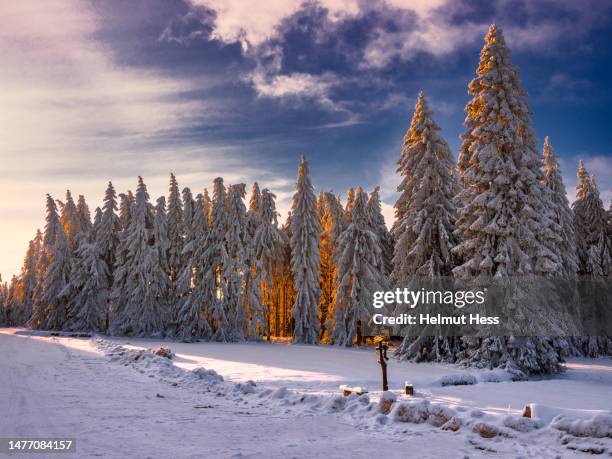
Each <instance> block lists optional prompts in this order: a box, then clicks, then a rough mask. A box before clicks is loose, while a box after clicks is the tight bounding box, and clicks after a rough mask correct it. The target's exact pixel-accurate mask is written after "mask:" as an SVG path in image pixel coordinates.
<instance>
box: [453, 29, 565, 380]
mask: <svg viewBox="0 0 612 459" xmlns="http://www.w3.org/2000/svg"><path fill="white" fill-rule="evenodd" d="M468 92H469V94H471V95H472V96H473V98H472V100H471V101H470V102H468V104H467V106H466V112H467V117H466V120H465V125H466V128H467V130H466V132H465V134H464V135H463V136H462V138H463V144H462V146H461V158H460V174H461V180H462V182H463V185H464V190H463V192H462V193H461V194H460V196H459V202H461V204H462V207H461V208H460V210H459V216H458V220H457V227H458V234H459V235H460V236H461V238H462V242H461V243H460V244H459V245H458V246H457V247H455V249H454V252H455V253H456V254H457V255H458V256H459V257H460V258H461V259H462V260H463V263H462V264H461V265H460V266H458V267H456V268H455V269H454V270H453V273H454V274H455V276H456V277H458V278H459V279H463V280H466V281H470V280H473V279H475V278H483V277H489V276H492V277H495V278H508V277H509V276H517V275H529V274H538V275H550V274H554V273H557V272H558V271H559V270H560V269H561V266H562V262H561V259H560V255H559V253H558V243H559V236H558V234H559V229H558V228H557V225H556V224H555V223H554V220H553V218H552V213H551V209H550V208H551V207H552V205H551V203H550V200H549V194H548V193H547V190H546V189H545V187H544V186H543V185H542V183H541V182H542V179H543V176H542V173H541V171H540V162H539V159H538V155H537V152H536V142H535V136H534V133H533V129H532V126H531V111H530V108H529V104H528V102H527V95H526V93H525V91H524V90H523V89H522V87H521V84H520V77H519V71H518V69H517V68H516V67H515V66H514V65H513V64H512V63H511V62H510V55H509V51H508V49H507V47H506V44H505V41H504V37H503V35H502V33H501V30H500V29H498V28H497V27H496V26H495V25H492V26H491V27H489V31H488V33H487V36H486V38H485V45H484V47H483V49H482V52H481V54H480V63H479V66H478V68H477V71H476V78H475V79H474V80H472V82H471V83H470V84H469V91H468ZM472 341H473V342H475V345H473V344H470V345H469V349H468V351H467V352H466V356H465V361H467V362H470V363H474V364H480V365H498V366H506V367H507V368H518V369H520V370H521V371H524V372H527V373H541V372H552V371H558V369H559V359H558V355H557V353H556V351H555V350H554V349H552V347H551V346H550V344H549V341H548V340H547V339H545V338H518V337H511V338H502V337H496V338H486V339H483V340H472V339H470V343H471V342H472ZM466 342H467V341H466Z"/></svg>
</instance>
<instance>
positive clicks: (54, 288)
mask: <svg viewBox="0 0 612 459" xmlns="http://www.w3.org/2000/svg"><path fill="white" fill-rule="evenodd" d="M68 196H69V194H68ZM68 196H67V197H68ZM70 201H71V199H70V200H69V199H67V200H66V205H64V209H66V207H68V206H69V205H70V204H69V203H70ZM73 204H74V203H73ZM71 212H72V211H71V210H69V211H68V212H66V211H65V213H64V215H65V216H66V218H65V223H63V224H62V222H61V221H60V218H59V216H58V214H57V206H56V204H55V202H54V201H53V198H51V196H49V195H47V227H46V228H45V236H44V238H43V251H44V255H43V256H44V257H46V263H45V264H46V269H45V270H44V272H43V274H42V277H41V288H40V289H39V292H38V298H37V299H36V303H37V308H38V311H39V312H38V313H35V314H34V318H35V321H36V324H37V325H38V327H42V328H47V329H61V328H62V327H63V325H64V323H65V321H66V313H67V298H66V297H64V296H63V295H61V293H62V291H63V289H64V287H65V286H66V285H68V282H69V281H70V270H71V251H70V247H69V243H68V238H67V236H66V233H67V232H68V233H70V234H73V237H74V236H75V234H76V232H71V231H72V228H73V224H74V221H73V220H72V217H71V215H73V214H71ZM69 216H70V217H69ZM74 228H76V225H75V224H74ZM64 229H66V232H64ZM37 308H35V309H37ZM41 310H42V316H43V317H42V318H41ZM41 319H42V320H41Z"/></svg>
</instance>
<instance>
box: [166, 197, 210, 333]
mask: <svg viewBox="0 0 612 459" xmlns="http://www.w3.org/2000/svg"><path fill="white" fill-rule="evenodd" d="M209 213H210V198H209V197H208V191H207V190H204V194H203V195H201V194H198V195H197V196H196V200H195V204H194V215H193V227H194V229H195V233H194V234H195V238H194V240H193V245H194V248H193V249H191V248H189V247H187V248H186V249H187V251H188V252H189V253H190V254H191V257H190V258H189V259H188V260H186V262H185V264H184V265H183V270H182V271H181V273H180V275H179V279H178V282H179V284H180V285H183V286H190V285H192V286H193V288H192V290H191V293H187V294H184V295H183V296H182V297H181V298H180V299H179V307H178V310H177V313H176V319H175V320H176V334H177V336H178V337H180V338H181V339H183V340H192V339H200V338H204V339H210V338H211V336H212V328H211V326H210V323H209V316H210V310H209V309H210V308H209V305H210V300H211V298H212V295H213V293H211V292H210V291H209V290H208V287H209V285H208V284H207V283H206V280H205V277H204V276H205V274H206V251H207V248H208V247H207V240H208V230H209V227H208V216H209Z"/></svg>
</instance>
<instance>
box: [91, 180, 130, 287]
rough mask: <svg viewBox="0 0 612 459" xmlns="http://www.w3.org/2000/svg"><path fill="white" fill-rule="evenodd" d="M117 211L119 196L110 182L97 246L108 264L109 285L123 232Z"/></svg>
mask: <svg viewBox="0 0 612 459" xmlns="http://www.w3.org/2000/svg"><path fill="white" fill-rule="evenodd" d="M123 206H127V203H124V204H123ZM117 210H118V207H117V194H116V193H115V188H114V187H113V184H112V183H111V182H108V187H107V188H106V192H105V194H104V204H103V206H102V218H101V220H100V226H99V227H98V229H97V230H96V245H97V246H98V251H99V253H100V256H101V257H102V259H103V260H104V262H105V263H106V266H107V271H108V275H109V284H110V283H111V282H112V277H113V276H112V274H113V269H114V266H115V253H116V251H117V246H118V245H119V231H120V230H121V221H120V220H119V217H118V216H117ZM124 210H127V209H124Z"/></svg>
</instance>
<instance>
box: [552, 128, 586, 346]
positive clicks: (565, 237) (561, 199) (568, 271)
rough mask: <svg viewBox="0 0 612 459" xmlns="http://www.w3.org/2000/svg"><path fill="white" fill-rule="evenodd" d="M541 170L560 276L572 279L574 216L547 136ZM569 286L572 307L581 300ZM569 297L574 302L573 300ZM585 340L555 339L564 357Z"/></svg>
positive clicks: (574, 266)
mask: <svg viewBox="0 0 612 459" xmlns="http://www.w3.org/2000/svg"><path fill="white" fill-rule="evenodd" d="M542 169H543V172H544V179H543V184H544V186H545V187H546V188H547V189H548V190H550V198H551V204H552V207H551V210H552V213H553V218H554V220H555V222H556V223H557V225H558V227H559V229H560V234H559V236H560V237H561V240H560V241H559V253H560V255H561V260H562V263H563V268H562V270H561V271H560V272H559V273H558V275H562V276H564V277H567V278H573V277H574V276H576V273H577V272H578V246H577V240H576V231H575V228H574V213H573V212H572V210H571V208H570V205H569V201H568V200H567V192H566V189H565V184H564V183H563V177H562V175H561V170H560V168H559V161H558V159H557V156H556V155H555V152H554V150H553V147H552V145H551V143H550V139H549V138H548V137H545V138H544V149H543V162H542ZM567 287H568V288H567V289H566V291H565V292H564V297H565V298H567V299H568V300H569V301H572V303H573V304H578V303H579V301H580V300H579V295H578V290H577V289H576V288H573V287H571V286H569V285H568V286H567ZM570 298H573V299H571V300H570ZM582 341H583V339H582V338H581V337H564V336H560V337H557V338H554V339H553V342H554V344H555V346H556V347H557V348H558V349H559V352H560V353H561V355H562V356H563V357H567V356H569V355H576V354H579V351H578V347H577V344H578V343H579V342H582Z"/></svg>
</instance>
